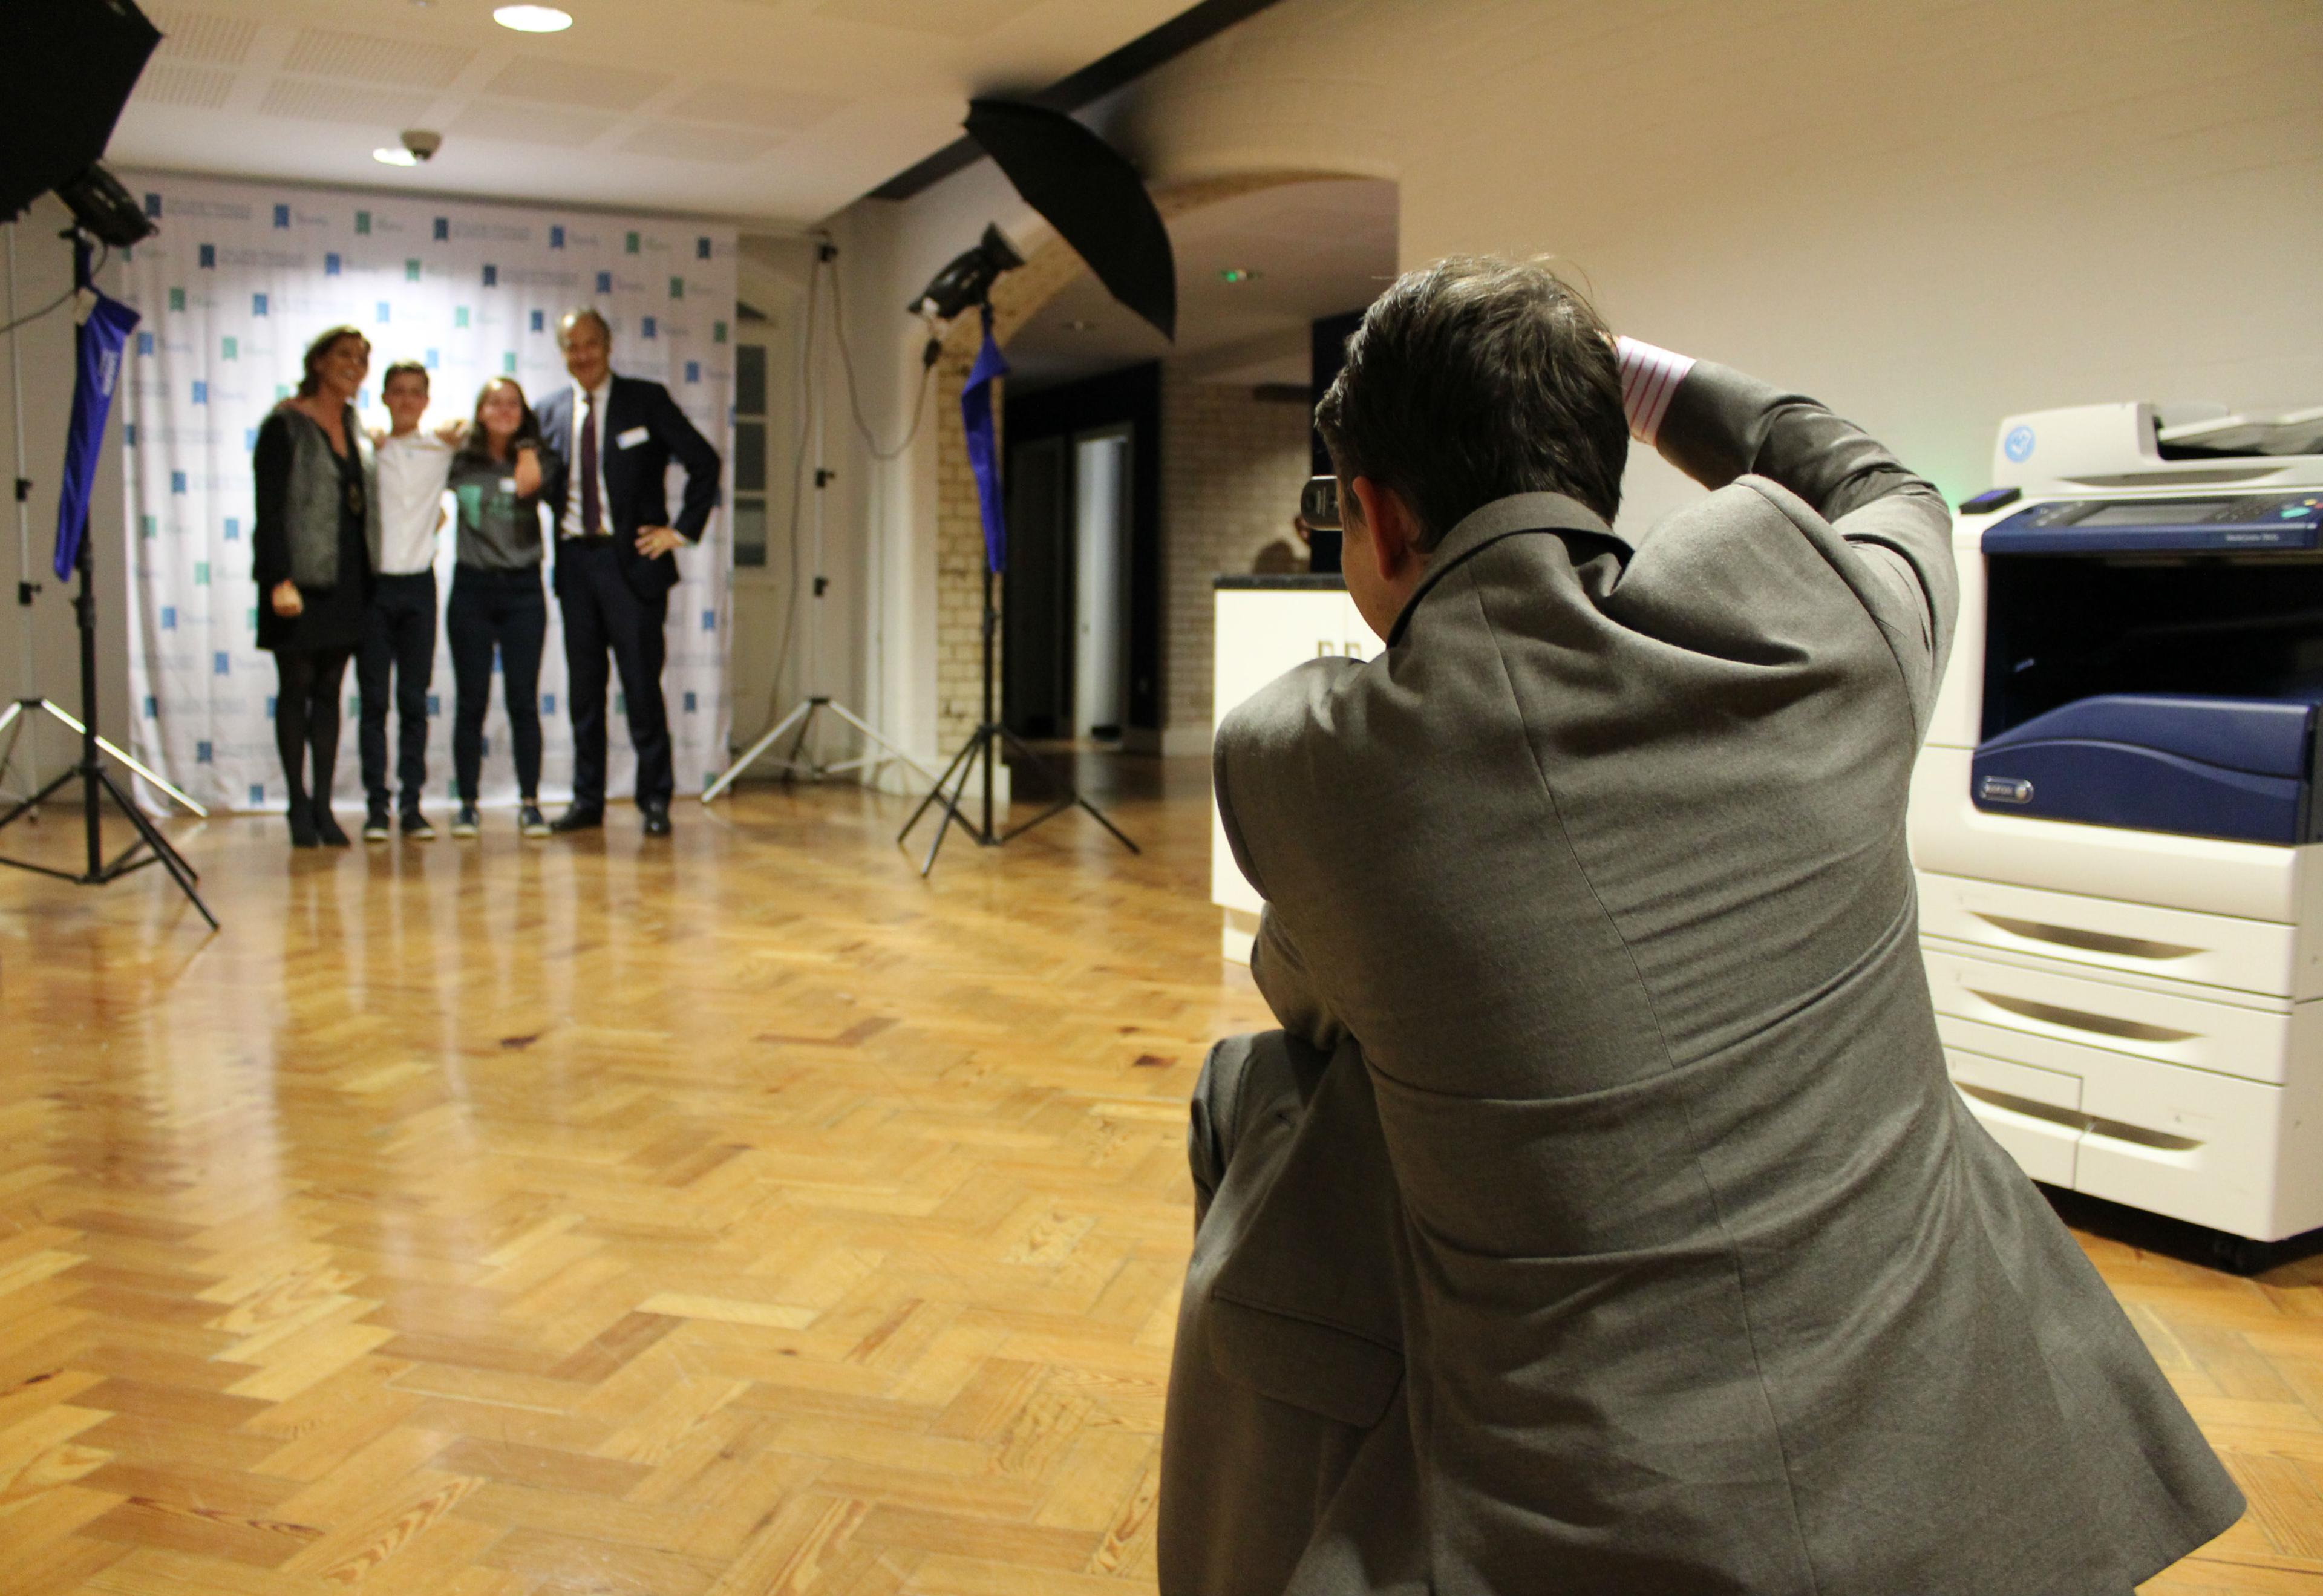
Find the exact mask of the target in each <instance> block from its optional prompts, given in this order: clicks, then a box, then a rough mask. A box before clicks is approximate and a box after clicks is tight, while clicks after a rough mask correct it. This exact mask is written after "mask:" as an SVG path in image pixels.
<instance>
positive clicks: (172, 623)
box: [161, 604, 178, 632]
mask: <svg viewBox="0 0 2323 1596" xmlns="http://www.w3.org/2000/svg"><path fill="white" fill-rule="evenodd" d="M161 629H162V630H163V631H165V632H174V631H176V630H177V629H178V607H177V606H176V605H175V604H164V605H162V606H161Z"/></svg>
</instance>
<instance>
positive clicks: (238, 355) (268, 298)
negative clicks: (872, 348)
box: [112, 172, 735, 819]
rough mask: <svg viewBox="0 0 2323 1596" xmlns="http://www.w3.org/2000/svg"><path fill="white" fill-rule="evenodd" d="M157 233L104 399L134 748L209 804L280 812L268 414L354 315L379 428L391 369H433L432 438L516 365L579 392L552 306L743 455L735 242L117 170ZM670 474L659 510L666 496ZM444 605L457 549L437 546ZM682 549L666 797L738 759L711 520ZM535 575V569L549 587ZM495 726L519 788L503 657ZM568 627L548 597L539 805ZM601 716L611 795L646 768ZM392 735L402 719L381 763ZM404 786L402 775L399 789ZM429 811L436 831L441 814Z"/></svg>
mask: <svg viewBox="0 0 2323 1596" xmlns="http://www.w3.org/2000/svg"><path fill="white" fill-rule="evenodd" d="M122 178H123V181H124V184H126V186H127V187H128V188H129V189H130V191H131V192H132V193H133V194H139V195H142V197H143V199H144V205H145V211H146V214H147V215H148V216H150V217H152V220H153V221H154V223H155V225H157V226H159V227H160V229H161V231H160V233H159V234H157V235H156V236H155V237H153V238H151V239H148V240H147V241H145V242H144V243H141V244H139V245H137V246H136V248H135V249H133V250H132V251H130V252H128V256H129V258H128V259H127V261H125V262H124V263H123V264H122V265H120V266H119V267H117V268H116V269H115V271H114V273H113V274H112V275H113V276H114V277H115V280H116V281H115V288H114V291H115V292H117V293H118V294H119V295H120V297H121V298H124V299H126V300H127V301H128V302H129V303H130V304H132V305H133V306H135V307H137V309H138V311H139V313H140V314H141V315H142V316H143V317H144V320H143V321H142V323H141V324H140V326H139V327H138V330H137V333H136V336H135V341H134V344H133V353H132V355H131V358H130V359H129V362H128V365H129V373H130V381H129V383H128V385H127V392H126V394H125V396H124V398H123V399H122V400H121V401H120V402H119V403H117V404H116V406H115V415H116V416H117V417H119V419H120V421H121V423H122V442H123V444H124V448H123V450H122V459H123V462H124V471H125V472H126V475H127V479H128V518H129V526H128V537H129V555H130V561H131V565H132V568H133V572H134V575H133V579H132V581H131V582H130V590H129V592H130V628H129V637H130V665H129V671H130V689H131V693H132V697H131V703H132V704H133V706H134V707H135V710H136V715H137V725H136V737H135V748H136V752H137V754H138V757H141V758H142V759H144V760H146V761H147V762H148V763H150V764H152V766H154V768H155V769H157V770H159V771H161V773H162V774H164V775H167V776H169V777H170V779H171V780H172V781H174V782H177V783H178V784H180V785H182V786H184V787H185V788H186V789H187V790H188V792H190V793H194V794H195V795H196V796H197V797H198V798H200V799H201V800H202V801H203V802H204V803H210V804H214V805H216V806H219V807H224V808H234V809H275V808H280V806H281V804H282V803H283V798H284V793H283V784H282V769H281V765H280V760H279V759H278V758H277V757H276V754H275V749H274V728H273V710H274V688H275V672H274V661H273V659H272V657H271V656H270V655H268V654H267V653H266V652H265V651H264V650H262V649H261V648H260V647H258V608H257V606H258V592H257V589H256V587H255V586H254V585H253V582H252V580H251V536H250V534H251V520H252V516H253V498H252V482H251V471H250V455H251V450H252V448H253V445H254V444H255V441H256V438H257V433H258V425H259V423H260V422H261V421H262V420H264V419H265V418H266V415H267V412H268V411H270V410H271V409H272V408H274V406H275V404H276V403H277V402H278V401H279V400H280V399H283V398H285V397H287V396H288V395H289V393H290V392H291V391H292V390H293V389H294V388H295V387H296V386H297V384H298V376H299V360H300V356H301V354H302V353H304V351H305V349H306V346H307V344H308V340H309V339H311V338H313V337H314V335H316V334H317V333H319V332H321V331H322V330H323V329H324V328H326V327H328V326H333V325H335V324H337V323H341V322H344V323H348V324H350V325H352V326H357V327H360V328H362V329H363V333H364V335H366V336H368V337H369V338H370V339H371V341H372V368H371V369H372V376H371V382H370V384H369V386H367V387H366V388H365V390H364V391H363V395H362V399H361V401H360V402H361V405H362V407H363V416H364V418H365V420H366V422H367V423H372V424H376V425H379V426H385V425H386V420H387V417H386V412H385V410H384V409H382V408H380V404H379V380H380V378H381V375H382V374H383V373H384V372H385V371H386V370H387V367H388V365H389V363H390V362H394V361H399V360H417V361H419V362H423V363H424V364H426V365H427V368H428V371H429V381H430V388H431V397H432V399H433V403H434V408H433V409H432V410H431V411H430V412H429V415H428V417H427V425H428V426H431V427H432V426H434V425H435V424H436V422H437V421H438V420H441V419H443V418H445V417H453V416H463V417H464V416H467V415H470V414H471V413H472V412H473V409H474V408H475V400H476V392H477V390H478V388H479V387H480V386H481V385H482V383H483V382H484V381H485V380H486V379H487V378H491V377H496V376H501V375H509V376H513V377H515V378H516V379H517V380H518V381H519V382H521V383H522V384H523V385H524V390H525V392H526V395H527V396H528V398H530V399H531V400H532V401H533V403H534V404H535V405H536V406H537V405H538V404H539V402H540V401H541V400H542V399H545V398H546V397H547V395H549V394H550V393H552V392H554V391H555V390H556V389H558V388H560V387H565V386H569V384H570V379H569V378H567V377H566V376H565V364H564V361H563V359H562V358H561V357H560V355H559V354H558V353H557V349H556V318H557V317H558V316H560V315H561V314H562V313H563V312H565V310H567V309H569V308H571V307H574V306H576V305H592V306H594V307H597V308H598V309H599V310H600V311H601V312H602V313H603V315H604V316H605V318H606V320H607V321H608V322H610V323H611V326H612V328H613V369H614V370H615V371H619V372H621V373H622V374H624V375H626V376H631V377H645V378H650V379H651V380H653V381H657V382H660V383H663V384H664V385H666V387H667V388H668V389H669V391H670V392H671V394H672V395H674V396H675V399H677V402H678V404H679V406H680V407H681V408H684V411H685V413H686V415H687V416H688V417H691V418H692V419H693V424H694V425H695V426H696V427H700V428H701V429H702V435H703V436H706V437H708V438H709V439H710V441H711V442H712V444H713V445H716V446H717V449H718V452H719V454H720V455H721V457H722V458H723V459H724V460H725V461H726V462H727V463H728V481H727V482H725V483H724V484H723V487H724V490H725V491H726V493H727V494H728V495H729V497H730V494H731V491H732V482H731V465H732V459H733V448H732V443H733V437H732V433H733V427H732V419H733V403H732V401H733V383H734V345H733V341H732V336H731V326H730V324H731V322H732V320H733V318H734V307H735V257H734V230H733V229H732V228H731V227H715V226H709V225H702V224H698V223H693V222H680V221H671V220H666V219H661V218H656V217H651V216H606V215H596V214H587V213H564V212H557V211H552V210H533V209H528V208H522V207H519V206H506V205H487V204H481V203H474V202H469V201H457V200H445V199H409V200H407V199H401V198H397V197H392V196H384V195H378V194H366V193H353V192H334V191H331V190H327V189H312V188H289V187H283V188H270V187H268V186H266V185H263V184H250V183H233V182H222V181H218V180H216V179H205V178H183V177H173V176H166V175H153V174H139V173H133V172H132V173H124V174H122ZM681 480H682V477H681V475H680V473H679V472H677V471H676V469H675V467H673V468H672V472H671V489H670V502H671V504H672V506H673V507H675V504H676V502H677V498H678V488H677V483H678V482H680V481H681ZM437 541H438V546H437V550H436V577H437V592H438V599H439V604H440V603H441V602H445V601H449V599H450V596H451V578H452V559H453V545H454V539H453V537H452V535H451V532H450V529H449V528H448V527H447V528H446V529H445V532H444V533H443V535H442V536H441V537H439V538H438V540H437ZM675 558H676V560H677V563H678V571H679V573H680V581H679V582H678V585H677V586H676V588H675V590H673V591H672V592H671V593H670V599H669V628H668V640H669V664H668V668H667V670H666V672H665V674H664V675H663V678H662V687H663V692H664V693H665V695H666V698H667V701H668V709H669V722H670V736H671V740H672V742H673V744H674V747H675V759H676V766H677V788H678V791H679V792H681V793H688V792H699V791H701V789H702V786H703V784H706V783H707V782H708V781H709V780H710V779H712V777H714V776H715V775H716V774H717V773H718V771H719V770H720V769H721V768H722V767H723V766H724V765H725V764H726V748H727V729H728V722H729V720H730V711H729V706H728V702H727V692H726V658H727V637H726V634H727V624H728V620H729V617H730V608H729V595H730V587H731V582H730V574H731V571H732V565H733V551H732V547H731V544H730V540H729V537H728V534H727V520H726V517H725V515H724V514H723V512H722V511H721V513H720V514H718V515H715V516H713V517H712V518H711V523H710V530H709V532H708V533H707V534H706V535H705V536H704V537H703V538H702V542H701V544H700V545H699V546H696V547H693V548H689V549H681V550H679V551H678V553H677V555H675ZM545 578H546V573H545V572H544V580H545ZM495 673H496V674H495V675H494V678H493V687H492V707H491V714H490V716H489V717H488V718H487V720H485V723H484V736H485V757H484V770H483V797H484V801H485V802H486V803H509V802H511V801H513V799H514V797H515V794H516V778H515V770H514V766H513V764H512V762H511V759H510V746H509V738H508V719H507V715H506V712H505V711H504V709H503V707H502V704H501V702H500V678H499V676H498V674H497V667H495ZM428 694H429V696H428V715H429V721H428V733H429V735H428V749H427V786H428V791H429V793H430V794H431V795H448V794H449V793H450V792H451V788H452V702H453V683H452V665H451V656H450V652H449V650H448V649H447V648H446V647H445V644H444V641H443V638H442V636H441V632H440V625H439V633H438V637H437V641H436V671H435V676H434V680H433V682H432V683H431V684H430V686H429V688H428ZM611 697H612V698H613V700H614V702H613V703H612V704H611V706H609V708H610V710H611V713H610V715H609V716H608V721H609V725H608V735H607V743H608V746H609V747H608V752H609V757H608V760H607V767H608V768H607V776H608V788H609V792H610V793H611V794H612V795H614V796H620V795H623V794H626V793H628V792H629V790H630V786H631V784H632V782H633V779H634V775H635V765H636V760H635V757H634V755H633V753H632V751H631V749H630V747H629V735H628V729H627V727H626V724H625V722H624V720H623V708H622V705H621V703H620V691H619V679H618V677H617V678H615V681H614V685H613V688H612V689H611ZM540 704H541V732H542V742H543V755H542V761H541V791H542V796H543V797H544V799H548V800H556V799H561V798H563V797H565V796H566V795H567V794H569V793H570V792H571V790H572V777H573V724H572V720H571V719H570V707H569V705H568V704H567V702H566V698H565V644H564V628H563V625H562V622H561V619H560V617H559V616H558V614H557V607H556V601H555V599H554V597H552V598H551V599H550V601H549V605H548V642H547V646H546V649H545V650H544V652H543V656H542V660H541V670H540ZM345 708H346V719H345V721H344V725H343V727H342V730H341V735H340V740H339V764H338V778H337V786H336V789H335V796H336V798H337V800H338V802H339V803H340V804H342V805H347V804H352V803H358V802H359V801H360V796H361V794H360V787H361V780H360V777H359V775H358V771H357V753H356V739H355V719H354V717H355V681H354V672H353V670H352V669H350V670H349V671H348V673H347V684H346V692H345ZM395 737H396V730H395V722H394V719H393V717H392V715H390V719H389V728H388V738H389V754H388V757H389V764H390V768H391V767H392V766H393V763H394V757H395V754H394V746H395ZM390 784H391V782H390ZM439 819H440V817H439Z"/></svg>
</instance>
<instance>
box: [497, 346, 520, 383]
mask: <svg viewBox="0 0 2323 1596" xmlns="http://www.w3.org/2000/svg"><path fill="white" fill-rule="evenodd" d="M500 371H501V372H502V373H503V374H504V375H507V376H510V377H513V376H515V375H516V351H515V350H513V349H511V350H510V351H509V352H508V353H505V354H503V355H501V356H500Z"/></svg>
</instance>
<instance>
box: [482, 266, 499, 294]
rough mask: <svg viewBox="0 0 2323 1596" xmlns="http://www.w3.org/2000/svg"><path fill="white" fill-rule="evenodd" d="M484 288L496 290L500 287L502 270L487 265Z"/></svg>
mask: <svg viewBox="0 0 2323 1596" xmlns="http://www.w3.org/2000/svg"><path fill="white" fill-rule="evenodd" d="M484 286H485V287H486V288H488V289H496V288H498V287H500V268H499V267H497V266H491V265H487V266H486V267H485V268H484Z"/></svg>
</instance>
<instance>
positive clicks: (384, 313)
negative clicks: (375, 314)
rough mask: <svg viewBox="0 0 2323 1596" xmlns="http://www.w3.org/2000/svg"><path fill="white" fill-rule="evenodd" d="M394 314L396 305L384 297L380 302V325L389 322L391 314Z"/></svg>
mask: <svg viewBox="0 0 2323 1596" xmlns="http://www.w3.org/2000/svg"><path fill="white" fill-rule="evenodd" d="M394 314H395V307H394V306H392V305H390V304H389V303H388V302H387V301H386V300H384V299H381V301H380V302H379V325H380V326H386V325H387V323H388V318H389V317H390V316H393V315H394Z"/></svg>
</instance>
